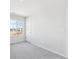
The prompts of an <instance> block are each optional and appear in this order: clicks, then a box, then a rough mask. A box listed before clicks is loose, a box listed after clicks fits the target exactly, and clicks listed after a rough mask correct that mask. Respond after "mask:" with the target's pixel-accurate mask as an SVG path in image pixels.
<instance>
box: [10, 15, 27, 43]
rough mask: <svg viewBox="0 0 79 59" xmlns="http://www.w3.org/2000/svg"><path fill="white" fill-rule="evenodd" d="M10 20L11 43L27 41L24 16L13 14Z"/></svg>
mask: <svg viewBox="0 0 79 59" xmlns="http://www.w3.org/2000/svg"><path fill="white" fill-rule="evenodd" d="M10 17H11V19H10V39H11V43H15V42H20V41H23V40H25V37H26V30H25V29H26V26H25V25H26V23H25V22H26V21H25V18H24V17H22V16H18V15H15V14H11V16H10Z"/></svg>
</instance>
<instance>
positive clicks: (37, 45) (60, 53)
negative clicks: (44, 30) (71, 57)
mask: <svg viewBox="0 0 79 59" xmlns="http://www.w3.org/2000/svg"><path fill="white" fill-rule="evenodd" d="M31 44H33V43H31ZM33 45H35V46H37V47H40V48H43V49H45V50H47V51H49V52H52V53H55V54H57V55H59V56H62V57H64V58H66V59H68V57H67V56H65V55H63V54H61V53H59V52H56V51H54V50H50V49H48V48H45V47H42V46H38V45H36V44H33Z"/></svg>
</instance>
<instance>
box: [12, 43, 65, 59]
mask: <svg viewBox="0 0 79 59" xmlns="http://www.w3.org/2000/svg"><path fill="white" fill-rule="evenodd" d="M10 52H11V54H10V55H11V56H10V59H65V58H64V57H61V56H59V55H57V54H54V53H51V52H49V51H47V50H44V49H42V48H39V47H36V46H34V45H32V44H30V43H25V42H24V43H18V44H13V45H11V49H10Z"/></svg>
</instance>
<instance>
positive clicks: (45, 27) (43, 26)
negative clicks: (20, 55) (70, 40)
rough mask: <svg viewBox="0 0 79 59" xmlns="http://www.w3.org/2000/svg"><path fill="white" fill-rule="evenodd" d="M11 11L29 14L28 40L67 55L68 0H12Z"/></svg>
mask: <svg viewBox="0 0 79 59" xmlns="http://www.w3.org/2000/svg"><path fill="white" fill-rule="evenodd" d="M11 12H15V13H18V14H22V15H26V16H29V18H28V19H27V20H26V21H27V26H26V27H27V28H26V29H27V31H26V36H27V39H26V40H28V41H30V42H32V43H33V44H35V45H37V46H40V47H43V48H45V49H48V50H50V51H56V52H58V53H59V54H62V55H64V56H67V30H66V29H67V25H66V22H67V16H66V15H67V14H66V13H67V0H24V1H22V2H20V1H18V0H17V1H16V0H14V1H13V0H11Z"/></svg>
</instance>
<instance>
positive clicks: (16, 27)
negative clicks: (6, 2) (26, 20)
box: [10, 19, 24, 36]
mask: <svg viewBox="0 0 79 59" xmlns="http://www.w3.org/2000/svg"><path fill="white" fill-rule="evenodd" d="M23 25H24V24H23V22H21V21H19V20H12V19H11V21H10V34H11V36H19V35H22V34H23Z"/></svg>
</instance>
